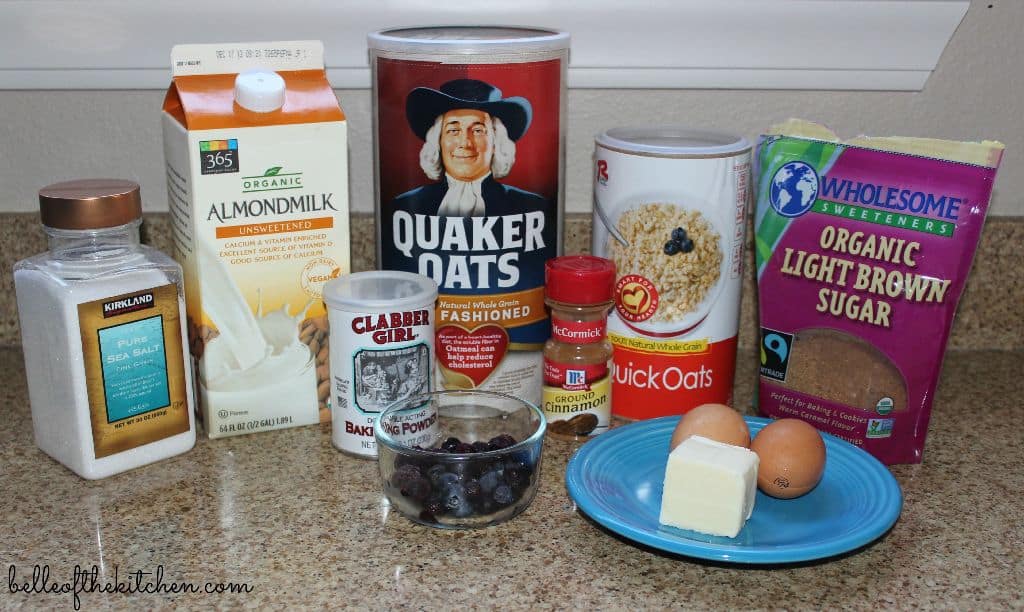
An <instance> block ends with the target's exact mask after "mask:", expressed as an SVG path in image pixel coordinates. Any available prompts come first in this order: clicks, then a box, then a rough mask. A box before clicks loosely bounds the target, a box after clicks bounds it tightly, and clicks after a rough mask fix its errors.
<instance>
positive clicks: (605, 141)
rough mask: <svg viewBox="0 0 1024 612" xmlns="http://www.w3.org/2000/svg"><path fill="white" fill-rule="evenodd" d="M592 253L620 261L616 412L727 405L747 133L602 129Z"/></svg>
mask: <svg viewBox="0 0 1024 612" xmlns="http://www.w3.org/2000/svg"><path fill="white" fill-rule="evenodd" d="M594 163H595V168H594V170H595V175H594V233H593V243H592V250H593V252H594V254H595V255H599V256H602V257H607V258H608V259H611V260H612V261H614V262H615V267H616V269H617V275H618V277H617V280H616V284H615V308H614V309H613V310H612V314H611V316H610V317H609V321H608V337H609V339H610V340H611V341H612V345H613V347H614V355H613V362H614V374H613V378H612V414H613V415H615V416H616V417H619V418H624V419H629V420H632V419H646V418H653V417H659V416H666V415H674V414H682V413H685V412H688V411H689V410H690V409H692V408H695V407H696V406H699V405H701V404H704V403H708V402H718V403H726V404H728V403H730V401H731V399H732V384H733V377H734V374H735V369H736V335H737V330H738V326H739V309H740V289H741V278H742V270H743V245H744V232H745V229H746V224H745V221H746V210H747V199H748V193H749V180H750V144H749V143H748V142H747V140H746V139H744V138H741V137H737V136H731V135H728V134H720V133H717V132H708V131H702V130H693V129H689V128H682V127H674V126H662V127H622V128H614V129H611V130H608V131H606V132H604V133H603V134H601V135H599V136H598V137H597V141H596V146H595V153H594Z"/></svg>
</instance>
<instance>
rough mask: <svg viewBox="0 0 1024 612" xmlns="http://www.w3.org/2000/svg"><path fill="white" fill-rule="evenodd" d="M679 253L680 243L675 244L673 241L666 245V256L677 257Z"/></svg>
mask: <svg viewBox="0 0 1024 612" xmlns="http://www.w3.org/2000/svg"><path fill="white" fill-rule="evenodd" d="M678 252H679V243H678V242H673V241H672V240H669V241H668V242H666V243H665V254H666V255H675V254H676V253H678Z"/></svg>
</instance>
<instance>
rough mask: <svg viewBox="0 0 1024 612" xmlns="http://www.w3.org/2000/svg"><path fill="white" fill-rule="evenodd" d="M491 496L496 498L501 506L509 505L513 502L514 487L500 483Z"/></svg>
mask: <svg viewBox="0 0 1024 612" xmlns="http://www.w3.org/2000/svg"><path fill="white" fill-rule="evenodd" d="M491 497H493V498H494V503H496V504H498V505H499V506H507V505H509V504H511V503H512V487H510V486H508V485H507V484H503V485H498V486H497V487H496V488H495V489H494V494H493V495H492V496H491Z"/></svg>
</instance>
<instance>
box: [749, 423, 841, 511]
mask: <svg viewBox="0 0 1024 612" xmlns="http://www.w3.org/2000/svg"><path fill="white" fill-rule="evenodd" d="M750 450H752V451H754V452H755V453H757V457H758V459H759V460H760V465H759V466H758V468H757V486H758V488H759V489H761V490H762V491H764V492H765V493H766V494H768V495H771V496H772V497H780V498H782V499H792V498H794V497H800V496H801V495H803V494H804V493H807V492H808V491H810V490H811V489H813V488H814V487H815V486H817V484H818V481H819V480H821V475H822V473H824V471H825V442H824V441H823V440H822V439H821V434H820V433H818V430H817V429H815V428H814V426H813V425H810V424H809V423H806V422H804V421H801V420H800V419H779V420H778V421H773V422H771V423H769V424H768V425H765V426H764V428H763V429H762V430H761V431H760V432H758V434H757V435H756V436H754V441H753V442H752V443H751V444H750Z"/></svg>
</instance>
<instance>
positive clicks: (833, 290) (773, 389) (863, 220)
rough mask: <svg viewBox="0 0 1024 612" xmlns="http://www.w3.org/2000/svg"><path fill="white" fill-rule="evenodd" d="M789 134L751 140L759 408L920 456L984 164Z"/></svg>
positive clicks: (886, 450) (871, 447) (983, 187)
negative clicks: (756, 153)
mask: <svg viewBox="0 0 1024 612" xmlns="http://www.w3.org/2000/svg"><path fill="white" fill-rule="evenodd" d="M790 142H795V143H806V142H807V141H800V140H799V139H785V138H784V139H781V140H777V141H773V142H767V143H762V150H761V151H760V155H761V156H762V157H761V168H760V169H761V171H763V172H764V174H762V176H761V179H762V180H763V181H766V185H768V186H767V187H764V188H762V189H760V190H759V201H758V223H759V225H758V241H759V245H758V247H759V249H760V250H759V253H758V260H759V261H758V265H759V281H758V283H759V289H760V313H761V326H762V347H761V348H762V350H761V355H762V357H761V362H762V364H761V365H762V367H761V374H762V384H761V393H760V404H759V405H760V409H761V411H762V412H764V413H765V414H768V415H771V416H778V417H786V416H797V417H799V418H803V419H805V420H807V421H809V422H812V423H813V424H815V425H816V426H818V427H819V428H820V429H822V430H824V431H828V432H830V433H833V434H836V435H839V436H841V437H843V438H846V439H847V440H850V441H852V442H854V443H855V444H858V445H859V446H862V447H863V448H865V449H867V450H868V451H870V452H871V453H872V454H874V455H875V456H876V457H878V458H879V459H881V460H882V461H883V462H885V463H905V462H919V461H920V460H921V450H922V448H923V446H924V432H925V431H926V430H927V425H928V417H929V413H930V410H931V401H932V397H933V395H934V391H935V387H936V384H937V380H938V373H939V370H940V366H941V362H942V355H943V352H944V350H945V346H946V339H947V337H948V335H949V330H950V327H951V324H952V319H953V314H954V312H955V310H956V305H957V302H958V300H959V298H960V294H961V292H962V291H963V286H964V283H965V281H966V278H967V273H968V272H969V270H970V266H971V261H972V259H973V257H974V251H975V248H976V245H977V242H978V237H979V234H980V232H981V227H982V223H983V221H984V215H985V211H986V209H987V206H988V200H989V195H990V193H991V189H992V181H993V179H994V177H995V169H994V168H986V167H980V166H972V165H967V164H961V163H955V162H948V161H941V160H934V159H927V158H922V157H915V156H910V155H903V154H895V153H886V152H881V151H875V150H867V149H859V148H845V147H842V146H841V145H831V144H828V145H819V146H818V148H817V149H814V151H813V153H814V155H811V154H810V153H806V154H804V153H798V154H795V155H787V148H786V145H787V144H788V143H790ZM803 146H804V148H805V149H806V148H807V146H806V144H804V145H803ZM766 149H767V150H766ZM793 149H794V150H795V151H798V152H801V151H802V150H801V149H800V147H799V146H794V147H793ZM822 149H824V150H822ZM829 149H832V151H831V152H830V150H829ZM815 155H816V156H818V157H815ZM822 159H827V160H829V161H830V162H831V165H830V166H829V165H828V164H827V163H823V162H822V161H821V160H822ZM792 160H797V161H795V162H794V161H792ZM798 175H799V176H798ZM768 182H770V183H768ZM801 202H802V203H803V206H802V207H801V206H798V205H799V204H801ZM776 211H778V213H777V212H776ZM788 211H795V212H793V213H792V214H787V212H788ZM773 232H774V233H775V234H777V235H775V234H773ZM773 239H774V245H773V246H770V247H769V248H767V249H766V247H765V245H766V244H771V241H772V240H773ZM873 385H877V386H878V389H877V390H872V389H871V387H872V386H873ZM901 387H902V389H901Z"/></svg>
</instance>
